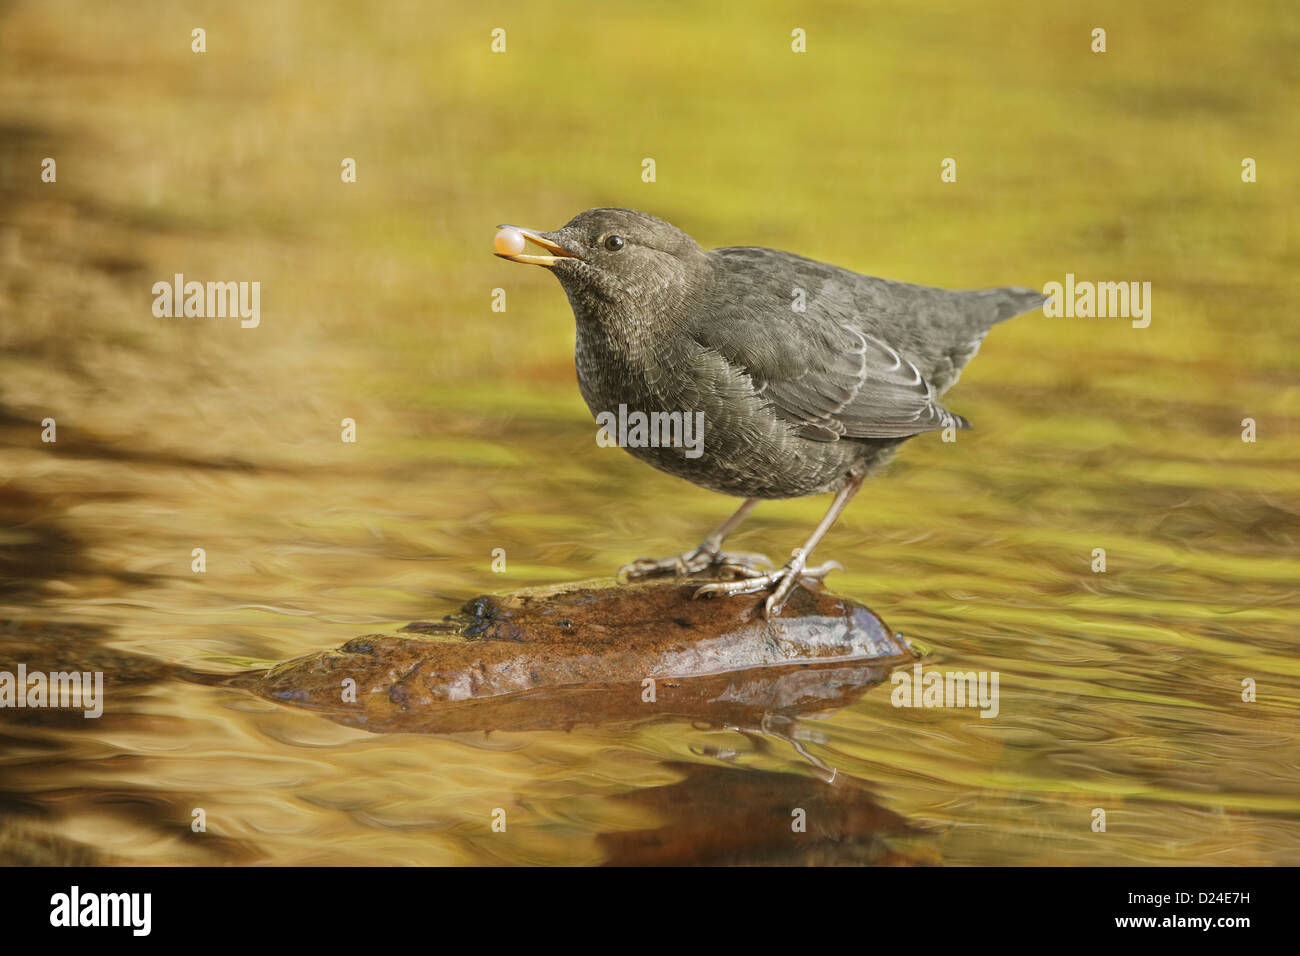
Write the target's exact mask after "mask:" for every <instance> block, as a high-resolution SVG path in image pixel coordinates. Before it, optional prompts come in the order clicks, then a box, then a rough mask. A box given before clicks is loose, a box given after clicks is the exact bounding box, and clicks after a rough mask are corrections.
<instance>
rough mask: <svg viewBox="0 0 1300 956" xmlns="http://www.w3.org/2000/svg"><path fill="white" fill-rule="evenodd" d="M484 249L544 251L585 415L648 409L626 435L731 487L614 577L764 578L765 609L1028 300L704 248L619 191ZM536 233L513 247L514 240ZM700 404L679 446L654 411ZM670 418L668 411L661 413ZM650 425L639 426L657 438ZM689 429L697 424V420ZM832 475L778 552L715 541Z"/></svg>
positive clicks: (705, 590) (691, 474)
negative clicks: (804, 536) (806, 529)
mask: <svg viewBox="0 0 1300 956" xmlns="http://www.w3.org/2000/svg"><path fill="white" fill-rule="evenodd" d="M500 230H501V231H500V232H498V234H497V255H499V256H501V258H504V259H509V260H511V261H513V262H524V263H531V264H533V265H539V266H543V267H545V268H547V269H549V270H550V271H551V272H552V273H554V275H555V277H556V278H557V279H559V280H560V285H562V286H563V287H564V291H565V293H566V294H567V295H568V297H569V304H570V305H571V306H572V307H573V314H574V317H575V318H576V319H577V344H576V348H575V350H574V356H575V359H576V361H577V367H578V387H579V389H580V390H581V392H582V397H583V398H584V399H585V400H586V402H587V406H588V407H589V408H590V409H591V410H592V412H593V414H595V415H596V416H597V420H598V421H604V422H610V421H611V420H612V419H613V417H614V416H615V415H617V414H618V413H619V411H620V406H624V408H625V409H626V412H627V415H628V416H629V417H630V416H631V415H632V413H633V412H637V411H639V412H642V413H643V414H645V415H646V416H650V415H651V414H652V413H660V416H659V417H658V418H657V419H655V420H654V424H653V425H652V427H651V428H650V429H649V435H650V440H649V441H647V440H646V433H645V431H644V430H643V431H642V432H641V433H639V434H638V433H636V432H635V429H631V430H629V431H628V436H629V437H628V440H627V443H626V450H627V451H629V452H630V453H631V454H633V455H635V456H636V457H637V458H639V459H641V460H642V461H645V462H647V463H648V464H651V465H653V466H654V467H656V468H658V469H660V470H662V471H666V472H668V473H669V474H672V475H676V476H678V477H680V478H685V479H686V480H687V481H691V482H694V483H695V484H697V485H700V486H702V487H704V488H709V489H711V490H713V491H718V492H721V493H722V494H726V495H734V496H736V497H740V498H744V499H745V502H744V504H742V505H741V506H740V508H739V510H737V511H736V513H735V514H733V515H732V516H731V517H730V518H728V519H727V520H726V521H724V522H723V523H722V524H721V525H720V526H719V527H718V528H717V529H716V530H714V531H713V533H712V534H710V535H709V536H708V537H707V538H705V539H704V541H703V543H701V544H700V546H699V547H698V548H695V549H694V550H692V551H688V552H686V553H685V554H682V555H679V556H677V557H674V558H666V559H662V560H658V559H651V558H641V559H639V560H637V561H634V562H632V563H631V564H628V565H625V566H624V567H623V568H622V569H620V577H622V576H624V575H626V576H627V577H628V578H639V577H645V576H649V575H653V574H663V573H676V574H679V575H685V574H689V573H693V572H697V571H702V570H705V569H709V568H716V569H718V571H719V573H720V575H721V576H724V577H727V578H729V579H728V580H722V581H717V582H713V583H709V584H705V585H703V586H702V587H701V588H700V589H699V590H698V591H697V592H696V593H697V596H699V595H709V596H712V595H718V594H751V593H758V592H761V591H769V590H770V594H769V595H768V597H767V600H766V602H765V604H764V613H765V614H766V615H767V616H773V615H777V614H779V613H780V612H781V608H782V607H783V606H784V604H785V602H786V599H787V598H788V597H789V595H790V592H791V590H792V589H793V588H794V586H795V585H796V584H797V583H799V581H800V580H801V579H815V580H818V581H820V579H821V578H823V577H824V576H825V575H826V573H827V572H828V571H830V570H832V569H834V568H837V567H839V565H837V564H835V563H834V562H831V563H828V564H824V565H822V566H820V567H815V568H810V567H808V566H807V561H808V557H809V555H811V554H812V551H813V549H814V548H815V547H816V546H817V544H818V542H820V541H821V539H822V537H823V536H824V535H825V534H826V532H827V530H828V529H829V528H830V526H831V525H832V524H833V523H834V522H835V519H836V518H837V517H838V516H839V514H840V512H842V511H843V510H844V507H845V506H846V505H847V504H848V503H849V500H850V499H851V498H852V497H853V495H854V494H855V493H856V492H857V490H858V488H860V487H861V486H862V482H863V479H865V478H866V477H867V476H868V475H870V474H871V473H872V472H874V471H876V470H877V469H879V468H880V467H881V466H883V465H884V464H885V463H886V462H887V461H889V459H891V458H892V457H893V456H894V454H895V453H896V452H897V450H898V447H899V446H900V445H901V444H902V443H903V442H905V441H906V440H907V439H908V438H911V437H912V436H914V435H920V434H923V433H925V432H932V431H938V430H941V429H945V428H948V427H952V428H959V429H964V428H970V423H969V422H968V421H966V419H964V418H962V417H961V416H959V415H955V414H953V413H952V412H949V411H947V410H946V409H944V408H943V407H942V406H941V405H939V403H938V399H939V396H941V395H942V394H943V393H944V392H945V391H947V390H948V389H949V388H950V387H951V386H952V385H953V383H955V382H956V381H957V377H958V376H959V375H960V374H961V370H962V369H963V368H964V367H965V366H966V363H967V362H969V361H970V360H971V359H972V358H973V357H974V355H975V353H976V351H978V349H979V346H980V342H981V341H983V339H984V336H985V335H987V334H988V331H989V329H990V328H991V327H992V326H993V325H994V324H996V323H998V322H1001V321H1003V320H1004V319H1009V318H1011V317H1012V316H1015V315H1019V314H1021V313H1023V312H1027V311H1029V310H1031V309H1035V308H1037V307H1038V306H1040V305H1042V303H1043V302H1045V301H1046V300H1047V297H1046V296H1044V295H1042V294H1041V293H1039V292H1036V291H1034V290H1032V289H1024V288H1002V289H981V290H975V291H963V292H952V291H948V290H946V289H936V288H929V287H926V286H919V285H909V284H907V283H904V282H893V281H890V280H887V279H877V278H874V277H872V276H866V275H860V274H859V273H856V272H850V271H849V270H847V269H841V268H838V267H836V266H832V265H827V264H825V263H822V262H814V261H813V260H811V259H805V258H802V257H801V256H796V255H791V254H790V253H788V252H780V251H778V250H775V249H760V248H753V247H748V246H732V247H727V248H724V249H713V250H710V251H707V252H706V251H705V250H704V249H702V248H700V246H699V244H698V243H696V242H695V240H694V239H692V238H691V237H690V236H688V235H687V234H686V233H684V232H682V231H681V230H680V229H678V228H676V227H675V226H673V225H671V224H670V223H667V222H664V221H663V220H662V219H657V218H655V217H654V216H651V215H648V214H646V213H643V212H638V211H636V210H634V209H618V208H602V209H588V210H587V211H586V212H583V213H579V214H578V215H577V216H575V217H574V218H573V219H572V220H571V221H570V222H569V223H568V224H567V225H566V226H564V227H563V228H560V229H557V230H555V231H554V232H536V231H533V230H530V229H522V228H520V227H518V226H501V227H500ZM525 240H526V241H528V242H532V243H534V244H536V245H537V246H540V247H541V248H542V249H543V250H545V252H546V254H545V255H526V254H524V253H523V252H522V250H523V248H524V241H525ZM674 412H679V413H683V415H684V416H685V415H693V416H694V418H695V419H698V413H701V412H702V413H703V419H702V422H703V429H702V431H703V435H702V439H703V440H702V443H699V442H698V441H697V445H696V447H695V448H691V447H686V446H685V445H684V439H683V440H682V441H674V440H673V439H674V438H681V437H682V436H680V435H678V433H677V432H675V431H673V427H672V426H670V424H669V423H670V422H671V421H672V419H671V417H670V416H671V413H674ZM674 424H675V423H674ZM661 437H662V438H664V439H665V440H663V441H655V439H658V438H661ZM697 438H698V436H697ZM823 492H834V493H835V498H834V500H833V501H832V502H831V506H830V509H829V510H828V511H827V512H826V516H825V517H824V518H823V519H822V521H821V523H820V524H819V525H818V526H817V528H816V529H815V530H814V531H813V533H812V535H811V536H810V537H809V538H808V540H807V541H806V542H805V543H804V545H803V547H802V548H798V549H796V550H795V551H794V552H793V557H792V558H791V560H790V561H789V562H787V563H786V564H785V566H784V567H781V568H779V569H775V570H764V569H762V568H760V567H758V566H757V563H756V562H755V561H754V560H752V559H753V557H754V556H744V555H733V554H728V553H726V552H724V551H723V550H722V543H723V540H724V539H725V538H726V537H727V536H728V535H729V534H730V533H731V532H733V531H735V530H736V528H737V527H738V526H739V525H740V523H741V522H742V521H743V520H744V519H745V517H746V516H747V515H748V514H749V513H750V511H752V510H753V508H754V506H755V505H757V504H758V502H759V501H762V500H766V499H772V498H796V497H802V496H804V495H814V494H819V493H823Z"/></svg>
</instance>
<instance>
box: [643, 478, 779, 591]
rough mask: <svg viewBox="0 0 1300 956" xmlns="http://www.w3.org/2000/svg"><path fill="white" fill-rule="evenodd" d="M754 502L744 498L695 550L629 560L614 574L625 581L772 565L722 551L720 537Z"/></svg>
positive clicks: (748, 571)
mask: <svg viewBox="0 0 1300 956" xmlns="http://www.w3.org/2000/svg"><path fill="white" fill-rule="evenodd" d="M758 501H759V499H757V498H746V499H745V503H744V504H742V505H741V506H740V507H739V508H737V509H736V513H735V514H733V515H732V516H731V517H730V518H728V519H727V520H726V521H724V522H722V524H720V525H718V526H717V527H716V528H715V529H714V530H713V532H712V533H711V534H710V535H709V536H708V537H707V538H705V539H704V541H703V542H701V543H700V546H699V547H698V548H696V549H695V550H693V551H687V552H686V553H685V554H680V555H678V556H677V557H674V558H637V560H635V561H633V562H632V563H630V564H625V565H623V566H622V567H621V568H619V569H618V576H619V577H620V578H621V577H623V576H624V575H626V576H627V579H628V580H629V581H632V580H636V579H637V578H648V577H652V576H654V575H656V574H676V575H678V576H679V577H685V576H686V575H688V574H694V573H695V572H696V571H703V570H704V569H705V568H712V567H716V568H720V569H722V570H724V571H729V572H731V573H733V574H757V573H759V571H758V568H757V563H758V562H761V563H763V564H766V565H767V566H769V567H770V566H771V564H772V562H771V561H770V560H768V559H767V558H766V557H765V556H764V555H761V554H732V553H727V552H725V551H723V550H722V542H723V540H724V539H725V538H726V537H727V535H729V534H731V533H732V532H733V531H735V530H736V529H737V528H738V527H740V523H741V522H742V521H744V520H745V518H746V517H747V516H748V515H749V513H750V512H751V511H753V510H754V506H755V505H757V504H758Z"/></svg>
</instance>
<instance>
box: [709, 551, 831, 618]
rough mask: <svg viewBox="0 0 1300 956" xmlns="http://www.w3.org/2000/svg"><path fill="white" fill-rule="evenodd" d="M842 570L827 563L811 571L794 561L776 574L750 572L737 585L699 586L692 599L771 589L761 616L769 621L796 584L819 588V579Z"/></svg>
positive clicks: (717, 582) (755, 592)
mask: <svg viewBox="0 0 1300 956" xmlns="http://www.w3.org/2000/svg"><path fill="white" fill-rule="evenodd" d="M843 570H844V566H843V565H842V564H840V563H839V562H838V561H827V562H826V563H825V564H819V565H818V566H817V567H815V568H806V567H804V566H803V561H802V559H795V560H794V561H791V562H790V563H789V564H787V565H786V566H785V567H783V568H780V569H778V570H776V571H767V572H751V573H749V574H747V575H746V576H745V577H743V578H741V579H740V580H737V581H714V582H711V583H709V584H704V585H701V586H700V587H699V588H697V589H696V591H695V594H694V595H693V597H697V598H700V597H717V596H719V595H728V596H730V595H736V594H757V593H759V592H760V591H766V590H767V589H768V588H771V589H772V593H771V594H769V595H768V596H767V600H766V601H764V602H763V616H764V617H768V618H771V617H776V616H777V615H779V614H780V613H781V609H782V608H783V607H785V602H786V600H787V599H788V598H789V597H790V593H791V592H792V591H793V590H794V587H795V585H796V584H804V586H805V587H807V586H808V584H807V582H810V581H815V582H817V584H818V585H820V584H821V583H822V579H823V578H825V577H826V575H828V574H830V573H831V572H832V571H843Z"/></svg>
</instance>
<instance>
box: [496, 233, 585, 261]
mask: <svg viewBox="0 0 1300 956" xmlns="http://www.w3.org/2000/svg"><path fill="white" fill-rule="evenodd" d="M497 229H514V230H516V231H518V232H519V233H521V234H522V235H523V237H524V238H525V239H527V240H528V241H529V242H531V243H533V244H535V245H538V246H541V247H542V248H543V249H545V250H546V251H547V252H549V253H550V255H549V256H529V255H524V254H523V253H522V252H520V253H515V254H513V255H511V254H508V253H505V252H495V253H493V255H495V256H497V257H499V258H501V259H509V260H510V261H511V262H525V263H528V264H529V265H534V266H553V265H555V264H556V263H557V262H559V261H560V260H561V259H581V258H582V256H580V255H578V254H577V253H576V252H570V251H569V250H568V249H566V248H564V246H562V245H560V244H559V243H558V242H555V241H554V240H552V239H548V238H547V237H546V236H545V235H544V234H543V233H540V232H535V231H534V230H532V229H524V228H523V227H521V226H510V225H500V226H497Z"/></svg>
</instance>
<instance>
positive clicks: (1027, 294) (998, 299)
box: [976, 286, 1051, 325]
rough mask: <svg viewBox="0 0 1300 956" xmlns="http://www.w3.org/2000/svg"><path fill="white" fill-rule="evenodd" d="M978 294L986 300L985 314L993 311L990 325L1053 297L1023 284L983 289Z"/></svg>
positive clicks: (1010, 317)
mask: <svg viewBox="0 0 1300 956" xmlns="http://www.w3.org/2000/svg"><path fill="white" fill-rule="evenodd" d="M976 294H977V295H979V296H981V297H982V298H983V299H984V300H985V303H984V308H985V310H986V311H985V315H988V314H989V313H990V312H991V313H992V318H991V319H990V321H989V325H997V324H998V323H999V322H1005V321H1006V320H1007V319H1012V318H1015V317H1016V316H1017V315H1021V314H1023V313H1025V312H1031V311H1033V310H1034V309H1037V308H1038V307H1039V306H1041V305H1042V304H1043V303H1044V302H1046V301H1047V300H1048V299H1050V298H1051V296H1048V295H1044V294H1043V293H1041V292H1039V291H1037V290H1036V289H1026V288H1023V287H1022V286H1007V287H1006V288H1004V289H983V290H981V291H980V292H978V293H976Z"/></svg>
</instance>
